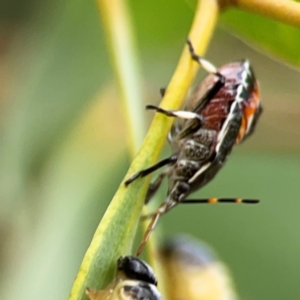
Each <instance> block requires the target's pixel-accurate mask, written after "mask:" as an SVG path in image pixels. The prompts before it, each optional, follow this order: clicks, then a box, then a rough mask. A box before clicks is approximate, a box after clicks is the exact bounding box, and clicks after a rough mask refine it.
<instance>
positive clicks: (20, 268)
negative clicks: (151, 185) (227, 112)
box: [0, 0, 300, 300]
mask: <svg viewBox="0 0 300 300" xmlns="http://www.w3.org/2000/svg"><path fill="white" fill-rule="evenodd" d="M21 3H22V2H21V1H17V0H15V1H13V2H9V1H3V2H2V3H1V5H2V9H1V15H0V17H1V19H0V29H1V30H0V49H1V51H0V63H1V68H0V80H1V83H2V85H1V91H0V107H1V122H0V124H1V128H0V134H1V135H0V138H1V140H0V142H1V147H0V154H1V156H0V201H1V203H0V205H1V210H0V238H1V246H0V267H1V270H2V272H1V274H0V276H1V277H0V279H1V286H0V291H1V292H0V298H1V299H2V298H3V299H8V300H10V299H19V298H20V299H21V298H22V299H43V300H47V299H66V298H67V296H68V293H69V291H70V288H71V285H72V283H73V280H74V276H75V275H76V273H77V270H78V267H79V265H80V263H81V260H82V257H83V255H84V253H85V251H86V249H87V247H88V244H89V242H90V240H91V237H92V235H93V233H94V231H95V228H96V226H97V225H98V223H99V220H100V219H101V216H102V215H103V213H104V211H105V208H106V206H107V204H108V202H109V200H110V199H111V198H112V195H113V194H114V192H115V190H116V188H117V186H118V185H119V183H120V180H121V179H122V177H123V175H124V173H125V170H126V167H127V166H128V163H129V161H128V160H127V159H126V157H125V156H126V142H125V138H124V137H125V135H126V132H125V130H124V121H123V117H122V111H121V109H120V107H119V103H118V100H117V98H118V96H117V94H116V91H115V87H114V86H113V85H112V83H111V81H112V72H111V69H110V65H109V62H108V57H107V53H106V51H107V50H106V46H105V44H104V42H103V40H104V38H103V33H102V31H101V23H100V21H99V19H98V16H97V12H96V5H95V4H94V2H92V1H81V0H73V1H51V2H50V1H49V2H45V1H43V2H42V1H37V0H35V1H32V2H31V1H27V4H28V5H29V4H30V7H31V8H32V9H31V10H29V9H20V8H22V7H23V6H21ZM130 8H131V11H132V16H133V20H134V23H135V31H136V33H137V37H138V42H139V45H140V50H141V61H142V62H143V63H142V65H143V70H144V72H143V74H144V78H143V80H144V86H145V98H146V100H147V102H148V103H158V102H159V100H160V96H159V93H158V90H159V88H160V87H162V86H165V85H166V84H167V83H168V81H169V79H170V76H171V74H172V71H173V70H174V68H175V65H176V63H177V59H178V57H179V53H180V51H181V49H182V46H183V42H184V40H185V38H186V33H187V31H188V28H189V26H190V22H191V20H192V17H193V10H192V8H191V7H190V6H189V5H188V4H187V3H186V2H184V1H179V0H176V1H172V4H171V3H170V1H166V0H164V1H160V2H159V5H158V4H157V2H154V1H150V0H146V1H137V0H132V1H130ZM246 18H248V16H247V17H246V16H245V13H241V12H236V11H235V12H227V13H226V15H224V16H223V18H222V23H223V24H225V25H226V24H229V25H230V26H232V23H235V24H234V27H237V28H238V31H239V32H240V33H245V32H246V33H247V35H248V36H249V35H250V34H251V37H252V39H253V40H255V41H256V42H257V43H259V44H261V43H262V41H263V42H264V43H263V46H264V48H265V49H267V50H269V49H270V47H271V46H272V48H273V49H275V50H276V52H277V51H278V50H280V53H279V54H280V55H281V57H283V58H288V61H289V62H297V63H299V54H298V55H297V52H296V50H297V48H299V47H298V46H297V45H298V44H299V30H294V29H291V28H289V27H287V26H283V27H282V25H278V24H277V25H276V26H275V25H272V26H271V25H269V24H270V23H266V20H264V19H263V18H261V17H259V18H258V17H256V16H255V20H257V21H255V24H256V26H259V28H260V30H259V31H256V32H255V31H254V30H253V29H254V28H255V27H254V26H253V23H252V21H251V22H250V21H249V22H243V23H242V20H243V21H246V20H247V19H246ZM252 20H253V19H252ZM256 22H259V23H256ZM258 24H259V25H258ZM282 28H284V29H282ZM264 29H265V30H264ZM254 34H255V35H254ZM268 41H270V44H269V42H268ZM270 45H271V46H270ZM277 54H278V52H277ZM243 57H248V58H249V59H250V60H251V62H252V64H253V66H254V69H255V71H256V75H257V77H258V78H259V81H260V85H261V90H262V98H263V104H264V108H265V112H264V115H263V117H262V120H261V122H260V124H259V126H258V128H257V132H256V134H255V135H254V136H253V138H251V140H249V141H247V142H246V143H245V144H244V145H241V146H240V147H239V148H237V149H235V151H234V153H233V155H232V156H231V157H230V159H229V161H228V163H227V166H226V168H224V170H223V171H222V172H221V173H220V175H219V176H218V177H217V178H216V180H214V181H213V182H212V183H211V184H210V185H209V186H208V187H206V188H205V189H203V190H201V192H200V193H198V195H200V194H201V197H206V196H239V197H247V198H250V197H253V198H259V199H261V200H262V203H261V204H260V205H259V206H255V207H250V208H249V207H248V206H246V207H242V206H226V207H224V206H221V205H220V206H205V207H204V206H202V207H193V208H191V207H187V206H185V207H180V208H178V209H175V210H174V211H172V212H171V213H170V214H169V215H167V216H166V217H164V218H163V220H162V223H164V224H165V225H166V232H167V233H169V234H171V233H177V232H178V231H180V232H189V233H191V234H193V235H195V236H197V237H199V238H201V239H203V240H205V241H206V242H208V243H209V244H211V245H213V246H214V248H215V249H217V252H218V253H219V254H220V256H221V257H222V259H223V260H224V261H225V262H226V263H227V265H228V266H230V269H231V270H232V273H233V276H234V280H235V282H236V286H237V289H238V293H239V294H240V295H241V298H243V299H258V300H260V299H266V298H267V299H269V298H272V299H274V300H277V299H278V300H279V299H280V300H281V299H298V298H299V296H300V292H299V287H298V281H297V278H298V277H297V275H298V270H299V268H300V263H299V260H298V253H299V251H300V243H299V241H298V239H297V237H298V228H299V226H300V223H299V217H298V212H299V210H300V204H299V201H298V199H297V196H298V195H299V192H298V186H297V184H298V182H299V171H300V165H299V161H300V160H299V150H300V133H299V130H298V128H299V126H300V118H299V115H300V104H299V94H300V86H299V82H300V75H299V73H298V72H296V71H294V70H291V69H288V68H287V67H285V66H283V65H281V64H279V63H278V62H275V61H273V60H271V59H270V58H268V57H265V56H263V55H261V54H259V53H257V52H255V51H254V50H252V49H251V48H249V47H247V46H245V45H244V44H243V43H242V42H241V41H239V40H237V39H236V38H234V37H232V36H229V35H228V33H227V32H224V31H223V30H222V29H219V30H218V31H217V32H216V35H215V37H214V39H213V41H212V44H211V46H210V49H209V51H208V53H207V58H208V59H210V60H211V61H212V62H214V63H215V64H216V65H221V64H223V63H225V62H228V61H233V60H236V59H240V58H243ZM201 74H202V75H203V74H204V72H201ZM151 116H152V114H149V113H147V112H145V118H149V119H150V118H151ZM168 151H169V149H168Z"/></svg>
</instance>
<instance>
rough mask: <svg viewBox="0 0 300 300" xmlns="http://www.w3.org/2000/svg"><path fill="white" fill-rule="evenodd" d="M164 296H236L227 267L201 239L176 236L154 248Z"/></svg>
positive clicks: (191, 298)
mask: <svg viewBox="0 0 300 300" xmlns="http://www.w3.org/2000/svg"><path fill="white" fill-rule="evenodd" d="M158 259H159V263H160V264H161V265H162V266H163V269H162V271H163V272H165V273H166V274H167V276H164V284H165V291H166V294H167V295H168V299H174V300H175V299H177V300H178V299H189V300H199V299H202V300H204V299H207V300H208V299H210V300H220V299H231V300H234V299H237V297H236V294H235V291H234V287H233V282H232V279H231V276H230V274H229V270H228V269H227V267H226V266H225V265H224V263H223V262H222V261H220V259H219V258H218V257H217V255H216V254H215V253H214V252H213V251H212V249H211V248H210V247H209V246H208V245H206V244H205V243H203V242H200V241H198V240H195V239H193V238H190V237H188V236H180V237H176V238H175V239H172V240H169V241H167V242H166V243H164V245H163V246H162V247H161V248H160V249H159V251H158Z"/></svg>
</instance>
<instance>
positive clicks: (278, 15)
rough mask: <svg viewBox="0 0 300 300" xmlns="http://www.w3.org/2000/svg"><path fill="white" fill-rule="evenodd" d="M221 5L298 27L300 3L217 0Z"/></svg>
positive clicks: (288, 0) (285, 0)
mask: <svg viewBox="0 0 300 300" xmlns="http://www.w3.org/2000/svg"><path fill="white" fill-rule="evenodd" d="M219 1H220V3H221V5H222V6H226V7H228V6H235V7H237V8H239V9H242V10H245V11H249V12H253V13H256V14H260V15H262V16H265V17H269V18H271V19H274V20H277V21H281V22H283V23H285V24H288V25H292V26H295V27H299V28H300V3H298V2H295V1H291V0H219Z"/></svg>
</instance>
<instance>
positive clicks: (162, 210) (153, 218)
mask: <svg viewBox="0 0 300 300" xmlns="http://www.w3.org/2000/svg"><path fill="white" fill-rule="evenodd" d="M176 204H177V203H176V202H164V203H163V204H161V205H160V206H159V208H158V209H157V210H156V211H154V212H153V213H150V214H148V215H145V216H142V218H141V219H142V220H146V219H148V218H151V221H150V223H149V225H148V227H147V230H146V232H145V233H144V236H143V239H142V241H141V244H140V246H139V248H138V250H137V253H136V255H137V256H139V255H140V254H141V253H142V251H143V249H144V247H145V245H146V243H147V241H148V240H149V237H150V234H151V232H152V231H153V229H154V228H155V226H156V224H157V221H158V219H159V217H160V216H161V215H163V214H165V213H166V212H168V211H169V210H170V209H171V208H172V207H174V206H175V205H176Z"/></svg>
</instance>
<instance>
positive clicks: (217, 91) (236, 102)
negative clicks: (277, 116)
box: [125, 40, 262, 255]
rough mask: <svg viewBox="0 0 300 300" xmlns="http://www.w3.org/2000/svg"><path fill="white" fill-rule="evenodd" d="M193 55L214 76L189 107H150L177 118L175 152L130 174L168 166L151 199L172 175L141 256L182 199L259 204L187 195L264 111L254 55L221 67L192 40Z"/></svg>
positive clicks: (202, 84)
mask: <svg viewBox="0 0 300 300" xmlns="http://www.w3.org/2000/svg"><path fill="white" fill-rule="evenodd" d="M187 46H188V49H189V52H190V54H191V58H192V60H194V61H196V62H197V63H199V64H200V65H201V66H202V67H203V68H204V69H205V70H206V71H207V72H208V73H209V75H208V76H207V77H206V78H204V80H203V81H202V82H200V83H199V84H198V86H197V87H196V88H195V90H194V91H193V93H192V94H191V96H190V97H189V98H188V99H187V101H186V104H185V106H184V108H183V110H165V109H163V108H160V107H157V106H154V105H147V106H146V108H147V109H152V110H155V111H156V112H157V113H161V114H164V115H166V116H168V117H175V118H176V121H175V123H174V125H173V126H172V129H171V131H170V133H169V136H168V140H169V143H170V144H171V147H172V155H171V156H170V157H168V158H166V159H164V160H162V161H160V162H158V163H157V164H155V165H153V166H152V167H150V168H148V169H144V170H141V171H139V172H137V173H136V174H134V175H133V176H132V177H131V178H129V179H128V180H127V181H126V182H125V185H126V186H127V185H129V184H130V183H132V182H133V181H134V180H135V179H137V178H139V177H144V176H146V175H148V174H150V173H152V172H153V171H155V170H157V169H159V168H161V167H163V166H166V165H168V167H167V168H166V170H164V171H163V172H162V173H161V174H160V175H159V176H158V177H157V179H156V180H155V181H154V182H153V183H151V184H150V187H149V190H148V193H147V196H146V199H145V202H146V203H147V202H148V201H149V200H150V199H151V197H152V196H153V194H154V193H155V192H156V191H157V189H158V188H159V186H160V184H161V182H162V180H163V178H164V177H168V181H169V183H168V193H167V197H166V199H165V201H164V202H163V203H162V204H161V205H160V206H159V208H158V209H157V210H156V211H154V213H153V214H150V215H147V216H144V217H152V220H151V222H150V224H149V226H148V229H147V231H146V233H145V235H144V237H143V240H142V243H141V246H140V248H139V250H138V255H139V254H140V252H141V251H142V249H143V247H144V245H145V243H146V241H147V240H148V238H149V235H150V232H151V231H152V230H153V228H154V227H155V224H156V222H157V220H158V218H159V216H160V215H162V214H164V213H166V212H168V211H169V210H170V209H171V208H173V207H174V206H176V205H177V204H179V203H186V204H187V203H216V202H224V203H232V202H234V203H257V202H258V201H257V200H245V199H227V198H225V199H216V198H211V199H186V197H187V196H188V195H189V194H190V193H191V192H193V191H195V190H198V189H199V188H201V187H203V186H204V185H205V184H207V183H208V182H209V181H210V180H212V179H213V177H214V176H215V175H216V174H217V173H218V171H219V170H220V169H221V167H222V166H223V165H224V163H225V161H226V158H227V157H228V155H229V154H230V152H231V150H232V148H233V146H234V145H237V144H240V143H241V142H242V141H244V140H245V139H246V138H247V137H249V136H250V135H251V134H252V133H253V131H254V128H255V125H256V122H257V120H258V118H259V116H260V114H261V112H262V107H261V103H260V97H259V86H258V82H257V81H256V79H255V76H254V73H253V70H252V68H251V66H250V63H249V61H248V60H243V61H240V62H233V63H229V64H226V65H224V66H222V67H221V68H219V69H217V68H216V67H215V66H214V65H212V64H211V63H210V62H208V61H207V60H205V59H203V58H202V57H200V56H198V55H197V54H196V53H195V51H194V48H193V46H192V43H191V42H190V41H189V40H187Z"/></svg>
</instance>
